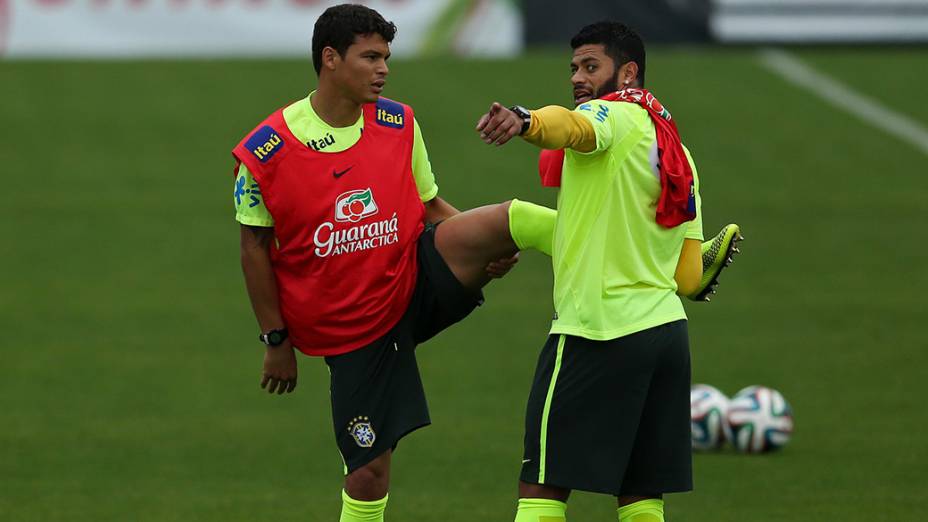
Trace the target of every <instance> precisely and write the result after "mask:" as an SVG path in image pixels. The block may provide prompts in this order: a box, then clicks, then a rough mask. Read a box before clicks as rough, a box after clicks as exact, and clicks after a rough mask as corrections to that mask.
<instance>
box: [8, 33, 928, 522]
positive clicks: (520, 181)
mask: <svg viewBox="0 0 928 522" xmlns="http://www.w3.org/2000/svg"><path fill="white" fill-rule="evenodd" d="M798 55H799V56H800V57H801V58H803V59H804V60H806V61H807V62H808V63H810V64H812V65H814V66H815V67H817V68H819V69H820V70H823V71H825V72H827V73H828V74H830V75H832V76H833V77H836V78H838V79H840V80H842V81H844V82H846V83H848V84H849V85H851V86H853V87H854V88H856V89H859V90H860V91H862V92H863V93H865V94H867V95H869V96H871V97H874V98H876V99H879V100H881V101H882V102H883V103H885V104H887V105H888V106H890V107H892V108H894V109H896V110H899V111H902V112H905V113H907V114H909V115H910V116H911V117H913V118H916V119H918V120H919V121H921V123H922V124H923V125H928V110H926V107H928V105H926V104H925V103H924V100H923V95H924V84H925V82H926V80H928V68H926V67H925V64H926V62H928V55H926V51H924V50H898V51H897V50H887V49H878V50H863V51H861V50H853V49H852V50H843V51H816V50H808V51H801V52H798ZM567 73H568V68H567V56H566V54H565V55H557V54H535V55H530V56H528V57H526V58H525V59H522V60H519V61H517V62H460V61H452V60H446V59H441V60H439V59H436V60H434V61H416V62H412V61H406V62H402V61H398V62H397V63H395V64H393V68H392V73H391V78H390V82H389V84H388V87H387V92H386V94H387V95H388V96H390V97H393V98H396V99H399V100H402V101H405V102H407V103H410V104H411V105H413V106H414V107H416V108H417V110H418V114H417V117H418V119H419V121H420V123H421V126H422V129H423V132H424V135H425V138H426V142H427V143H428V146H429V150H430V154H431V159H432V164H433V167H434V169H435V171H436V173H437V175H438V182H439V185H440V187H441V194H442V195H443V196H444V197H445V198H446V199H448V200H449V201H451V202H452V203H453V204H455V205H457V206H458V207H460V208H467V207H472V206H476V205H479V204H482V203H489V202H496V201H501V200H504V199H508V198H511V197H519V198H523V199H529V200H533V201H537V202H541V203H547V204H550V205H553V204H554V199H555V194H554V192H552V191H550V189H543V188H541V187H540V186H539V184H538V178H537V175H536V173H535V151H533V150H532V149H531V148H530V147H529V146H527V145H525V144H523V143H516V144H514V145H513V146H508V147H505V148H502V149H490V148H487V147H486V146H484V145H483V144H482V143H481V142H480V141H479V140H478V139H477V137H476V134H475V133H474V132H473V125H474V123H475V121H476V119H477V117H478V116H479V114H481V111H483V110H484V109H485V108H486V107H487V106H488V104H489V103H490V102H491V101H493V100H500V101H502V102H504V103H517V102H518V103H521V104H524V105H527V106H538V105H542V104H547V103H561V104H568V103H569V101H570V96H569V94H570V90H569V85H568V74H567ZM648 79H649V87H650V88H651V89H652V90H653V91H654V92H655V93H656V94H657V95H658V96H659V97H660V99H661V100H662V101H663V102H664V103H665V104H666V105H667V106H668V107H669V108H670V109H671V110H672V111H673V113H674V116H675V118H676V119H677V120H678V122H679V125H680V128H681V132H682V133H683V137H684V141H685V142H686V143H687V144H688V146H689V148H690V149H691V150H692V152H693V154H694V157H695V159H696V161H697V164H698V166H699V171H700V175H701V180H702V194H703V200H704V204H703V210H704V213H705V214H704V215H705V218H704V221H705V226H706V233H707V235H711V234H712V233H714V231H715V230H717V228H718V227H719V226H721V225H723V224H724V223H727V222H730V221H737V222H739V223H741V224H742V226H743V229H744V232H745V235H746V236H747V242H746V243H745V244H744V247H743V250H744V254H743V255H742V256H741V257H740V258H739V259H738V261H737V263H736V265H735V267H734V269H733V270H732V271H731V272H730V273H728V274H727V275H726V276H725V277H723V282H722V287H721V291H720V294H719V296H718V298H717V299H716V300H715V301H714V302H712V303H711V304H709V305H695V306H690V305H688V311H689V312H690V318H691V324H690V331H691V340H692V353H693V364H694V381H695V382H706V383H710V384H713V385H715V386H717V387H719V388H721V389H722V390H723V391H725V392H726V393H728V394H732V393H734V392H735V391H737V390H738V389H740V388H741V387H743V386H746V385H750V384H766V385H768V386H773V387H776V388H778V389H780V390H781V391H782V392H783V393H784V395H785V396H786V397H787V399H788V400H789V401H790V402H791V403H792V406H793V408H794V410H795V420H796V431H795V436H794V439H793V441H792V443H791V445H790V446H789V447H788V448H787V449H786V450H785V451H784V452H782V453H779V454H775V455H767V456H755V457H749V456H742V455H737V454H735V453H733V452H731V451H724V452H722V453H720V454H712V455H699V456H698V457H697V458H696V461H695V474H696V477H695V478H696V491H695V492H693V493H690V494H685V495H673V496H671V497H669V498H668V500H667V504H668V506H667V510H668V516H669V518H668V519H669V520H674V521H679V522H684V521H687V522H690V521H708V520H712V521H739V522H740V521H745V520H749V521H752V522H764V521H782V520H809V521H818V520H829V521H837V520H841V521H851V520H854V521H857V520H859V521H871V520H916V519H919V518H920V517H921V516H924V514H925V513H926V512H928V479H926V478H925V470H926V469H928V444H926V442H925V440H926V439H925V432H926V431H928V413H926V408H925V403H924V402H923V400H925V396H926V393H928V385H926V382H928V378H926V377H928V373H926V370H925V368H926V365H928V351H926V350H928V335H926V333H925V330H923V328H924V326H925V317H926V314H925V309H924V308H923V306H924V296H925V295H926V293H928V281H926V277H925V272H924V266H925V262H926V261H928V255H926V248H925V246H924V237H925V233H924V228H925V225H926V223H928V221H926V218H925V210H926V208H928V207H926V206H928V178H926V177H925V176H926V169H925V160H926V158H925V156H924V154H922V153H920V152H918V151H917V150H916V149H915V148H913V147H912V146H910V145H908V144H906V143H903V142H900V141H898V140H897V139H895V138H892V137H889V136H887V135H885V134H883V133H882V132H880V131H877V130H874V129H873V128H871V127H870V126H868V125H867V124H865V123H863V122H862V121H860V120H858V119H856V118H855V117H853V116H851V115H849V114H846V113H843V112H840V111H838V110H836V109H833V108H831V107H830V106H828V105H825V104H823V103H822V102H821V101H820V100H818V99H817V98H815V97H813V96H811V95H809V94H807V93H806V92H803V91H800V90H798V89H797V88H795V87H793V86H791V85H789V84H787V83H785V82H784V81H783V80H781V79H780V78H779V77H777V76H775V75H773V74H772V73H770V72H769V71H767V70H766V69H764V68H762V67H761V66H760V65H759V63H758V61H757V59H756V55H755V52H754V51H753V50H750V49H740V50H718V49H705V50H698V51H692V52H683V51H677V50H672V49H656V50H654V51H653V52H651V60H650V63H649V67H648ZM313 80H314V77H313V75H312V69H311V67H310V65H309V62H308V61H302V62H301V61H264V62H116V63H57V62H38V63H28V62H12V63H11V62H7V63H0V122H2V125H0V165H2V167H0V168H2V171H3V174H4V175H3V200H2V201H3V206H4V208H5V209H6V211H5V215H6V216H7V218H8V223H10V224H11V227H10V228H9V229H8V230H7V231H8V232H9V234H8V236H7V238H8V239H7V240H6V247H5V248H4V249H3V254H2V258H0V259H2V261H0V262H2V273H3V278H2V281H3V289H2V291H0V332H2V333H0V335H2V337H3V341H2V346H3V360H2V363H0V369H2V372H0V374H2V378H0V520H4V521H94V522H97V521H102V520H113V521H122V520H137V521H158V522H164V521H174V520H177V521H214V520H215V521H219V520H222V521H252V520H281V521H284V520H294V521H296V520H309V521H329V520H331V521H334V520H337V516H338V511H339V508H340V498H339V489H340V484H341V461H340V458H339V456H338V453H337V452H336V449H335V444H334V441H333V437H332V434H331V426H330V417H329V406H328V393H327V389H328V388H327V386H328V377H327V374H326V371H325V368H324V365H323V364H322V362H321V361H320V360H313V359H309V358H303V359H301V361H300V371H301V377H300V379H301V380H300V385H299V387H298V388H297V391H296V393H294V394H293V395H290V396H286V397H277V396H273V397H269V396H268V395H267V394H266V393H263V392H262V391H261V390H260V389H259V387H258V380H259V372H260V369H261V353H262V348H261V346H260V345H259V344H258V343H257V342H256V341H255V339H254V337H255V333H256V330H257V327H256V325H255V322H254V319H253V316H252V314H251V311H250V308H249V305H248V301H247V299H246V295H245V291H244V287H243V284H242V278H241V275H240V269H239V261H238V243H237V241H238V230H237V226H236V224H235V222H234V220H233V216H232V177H231V167H232V160H231V156H230V155H229V150H230V149H231V147H232V146H233V145H234V144H235V143H236V142H237V140H238V139H239V138H240V137H241V136H242V135H243V134H244V133H245V132H247V131H248V130H249V129H251V128H252V126H253V125H254V124H256V123H257V122H258V121H259V120H260V119H261V118H262V117H263V116H264V115H265V114H266V113H269V112H270V111H272V110H273V109H275V108H277V107H278V106H280V105H282V104H284V103H286V102H288V101H290V100H292V99H295V98H297V97H300V96H303V95H304V94H305V92H306V90H307V89H308V88H309V87H310V86H311V84H312V82H313ZM550 292H551V275H550V266H549V264H548V263H547V259H546V258H543V257H542V256H540V255H532V254H527V255H525V256H524V258H523V262H522V263H520V265H519V267H518V269H517V270H516V271H514V272H513V273H512V274H511V275H510V276H509V277H508V278H507V279H505V280H503V281H500V282H497V283H494V284H493V285H492V286H491V287H490V288H488V290H487V292H486V293H487V303H486V305H485V306H484V307H483V308H481V309H480V310H479V311H477V312H476V313H475V314H474V315H473V316H471V318H469V319H468V320H467V321H465V322H464V323H462V324H460V325H457V326H455V327H454V328H452V329H451V330H449V331H448V332H446V333H445V334H443V335H441V336H440V337H439V338H437V339H436V340H434V341H432V342H430V343H428V344H427V345H424V346H423V347H421V348H420V351H419V359H420V365H421V369H422V373H423V378H424V380H425V385H426V389H427V391H428V392H429V400H430V406H431V409H432V417H433V426H431V427H430V428H427V429H425V430H422V431H419V432H417V433H414V434H413V435H411V436H410V437H409V438H407V439H405V440H404V441H403V443H402V444H401V446H400V449H399V451H398V453H397V455H396V457H395V459H394V461H395V468H394V473H393V487H392V492H391V501H390V506H389V508H388V512H387V517H388V520H391V521H442V522H445V521H447V522H455V521H461V522H463V521H474V520H486V521H507V520H511V519H512V515H513V513H514V506H515V498H514V497H515V486H516V479H517V474H518V470H519V461H520V459H521V441H522V415H523V412H524V402H525V399H526V397H527V394H528V388H529V384H530V381H531V374H532V371H533V369H534V365H535V359H536V356H537V353H538V350H539V348H540V347H541V345H542V343H543V342H544V339H545V334H546V327H547V324H548V318H549V317H550V315H551V312H552V310H551V298H550ZM602 436H603V437H608V436H609V434H608V433H603V434H602ZM569 513H570V517H571V520H573V521H590V522H592V521H596V520H600V521H605V520H614V504H613V501H612V500H611V499H609V498H607V497H603V496H596V495H588V494H582V493H578V494H575V495H574V497H573V498H572V500H571V504H570V509H569Z"/></svg>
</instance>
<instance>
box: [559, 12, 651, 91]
mask: <svg viewBox="0 0 928 522" xmlns="http://www.w3.org/2000/svg"><path fill="white" fill-rule="evenodd" d="M596 44H602V46H603V47H605V49H606V54H607V55H608V56H609V57H610V58H612V59H613V61H615V66H616V68H618V67H621V66H623V65H625V64H626V63H628V62H635V63H637V64H638V77H637V80H638V83H640V84H641V86H642V87H644V67H645V55H644V41H642V40H641V36H639V35H638V33H636V32H635V31H634V30H633V29H631V28H630V27H628V26H627V25H625V24H622V23H619V22H610V21H602V22H596V23H595V24H590V25H588V26H586V27H584V28H583V29H580V32H579V33H577V35H576V36H574V37H573V38H571V40H570V47H571V48H572V49H576V48H578V47H580V46H583V45H596Z"/></svg>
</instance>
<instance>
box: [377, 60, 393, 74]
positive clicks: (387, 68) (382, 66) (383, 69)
mask: <svg viewBox="0 0 928 522" xmlns="http://www.w3.org/2000/svg"><path fill="white" fill-rule="evenodd" d="M378 72H379V73H380V74H382V75H384V76H386V75H388V74H390V66H389V65H387V62H386V60H384V61H382V62H380V70H379V71H378Z"/></svg>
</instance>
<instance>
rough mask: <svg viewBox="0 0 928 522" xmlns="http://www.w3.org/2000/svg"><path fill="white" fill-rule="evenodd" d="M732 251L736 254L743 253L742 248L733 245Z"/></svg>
mask: <svg viewBox="0 0 928 522" xmlns="http://www.w3.org/2000/svg"><path fill="white" fill-rule="evenodd" d="M731 251H732V252H734V253H736V254H740V253H741V249H740V248H738V247H733V248H732V249H731Z"/></svg>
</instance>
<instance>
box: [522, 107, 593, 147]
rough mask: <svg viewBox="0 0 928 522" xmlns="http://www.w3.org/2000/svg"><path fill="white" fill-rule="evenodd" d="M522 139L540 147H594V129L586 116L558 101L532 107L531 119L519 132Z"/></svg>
mask: <svg viewBox="0 0 928 522" xmlns="http://www.w3.org/2000/svg"><path fill="white" fill-rule="evenodd" d="M522 138H524V139H525V141H527V142H529V143H531V144H532V145H535V146H538V147H541V148H543V149H552V150H557V149H573V150H575V151H577V152H593V151H594V150H596V131H595V130H593V124H592V123H590V121H589V120H587V119H586V118H584V117H583V116H581V115H580V114H577V113H576V112H573V111H571V110H569V109H567V108H564V107H561V106H559V105H548V106H547V107H542V108H540V109H537V110H534V111H532V123H531V124H530V125H529V127H528V130H526V131H525V134H523V135H522Z"/></svg>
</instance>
